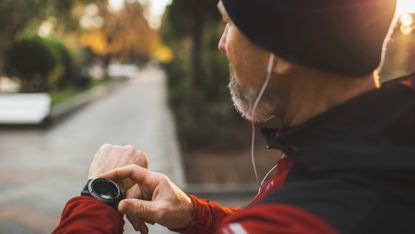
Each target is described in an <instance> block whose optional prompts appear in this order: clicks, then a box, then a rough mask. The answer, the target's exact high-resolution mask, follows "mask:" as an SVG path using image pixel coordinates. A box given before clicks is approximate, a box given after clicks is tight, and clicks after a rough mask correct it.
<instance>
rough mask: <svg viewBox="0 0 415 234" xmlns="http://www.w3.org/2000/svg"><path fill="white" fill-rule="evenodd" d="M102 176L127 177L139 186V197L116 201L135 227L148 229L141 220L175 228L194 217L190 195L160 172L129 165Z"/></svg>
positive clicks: (187, 222)
mask: <svg viewBox="0 0 415 234" xmlns="http://www.w3.org/2000/svg"><path fill="white" fill-rule="evenodd" d="M101 177H105V178H108V179H111V180H115V181H119V180H123V179H126V178H129V179H131V180H133V181H134V182H135V183H136V184H137V185H138V186H139V193H140V194H139V195H138V198H139V199H137V197H135V198H131V197H127V199H124V200H122V201H121V202H120V203H119V204H118V210H119V211H120V212H121V213H123V214H126V215H127V216H128V217H129V220H130V222H131V223H132V224H133V226H134V229H135V230H136V231H140V232H141V233H148V229H147V227H146V226H145V224H144V223H143V222H142V220H145V221H146V222H150V223H153V222H154V223H158V224H160V225H163V226H165V227H167V228H170V229H178V228H185V227H187V226H188V225H189V223H190V222H191V220H192V219H193V203H192V201H191V199H190V198H189V197H188V196H187V195H186V194H185V193H184V192H183V191H181V190H180V189H179V188H178V187H177V186H176V185H174V184H173V183H172V182H171V181H170V179H169V178H168V177H167V176H165V175H163V174H160V173H156V172H151V171H149V170H147V169H145V168H142V167H139V166H136V165H128V166H125V167H122V168H118V169H114V170H111V171H109V172H107V173H104V174H102V175H101ZM136 195H137V194H136Z"/></svg>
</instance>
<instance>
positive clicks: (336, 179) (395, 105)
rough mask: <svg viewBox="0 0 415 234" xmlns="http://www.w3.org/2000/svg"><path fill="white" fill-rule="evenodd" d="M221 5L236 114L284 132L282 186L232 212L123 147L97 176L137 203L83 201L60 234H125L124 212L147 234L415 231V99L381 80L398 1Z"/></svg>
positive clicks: (274, 133) (73, 206)
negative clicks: (277, 124)
mask: <svg viewBox="0 0 415 234" xmlns="http://www.w3.org/2000/svg"><path fill="white" fill-rule="evenodd" d="M218 6H219V10H220V12H221V13H222V15H223V17H224V18H225V20H226V22H227V25H226V29H225V31H224V33H223V36H222V38H221V40H220V42H219V48H220V50H221V51H222V52H223V53H225V54H226V56H227V58H228V60H229V63H230V67H231V68H230V69H231V81H230V90H231V93H232V97H233V100H234V103H235V105H236V107H237V108H238V110H239V111H240V112H241V113H242V114H243V116H245V117H246V118H247V119H248V120H251V121H253V122H261V121H264V120H267V119H270V118H272V117H279V118H280V119H281V121H282V123H283V128H282V129H279V130H277V129H269V128H264V129H263V133H264V134H265V135H266V137H267V140H268V146H269V147H270V148H274V149H279V150H281V151H283V152H284V153H285V155H286V157H284V158H283V159H281V160H280V161H279V162H278V168H277V169H276V170H275V171H274V172H273V175H272V176H271V178H269V180H268V181H267V182H266V183H265V184H263V185H261V188H260V192H259V194H258V196H257V197H256V198H255V199H254V200H253V201H252V203H251V204H249V205H248V206H247V207H245V208H243V209H231V208H224V207H221V206H219V205H218V204H217V203H214V202H210V201H205V200H203V199H200V198H197V197H196V196H194V195H188V194H185V193H184V192H182V191H181V190H180V189H179V188H178V187H177V186H175V185H174V184H173V183H172V182H171V181H170V180H169V179H168V178H167V177H166V176H164V175H162V174H159V173H156V172H151V171H149V170H147V169H145V165H144V164H146V163H143V162H145V160H142V159H141V162H139V159H140V158H143V156H140V155H138V156H137V154H134V155H136V156H135V158H133V159H131V160H125V158H127V159H129V157H126V156H125V154H126V153H125V152H124V151H123V148H120V147H118V148H117V147H116V146H105V147H104V148H102V149H101V151H100V152H101V153H99V154H105V155H106V156H108V157H101V158H95V159H94V161H93V163H92V166H91V168H92V169H91V170H90V178H94V177H98V176H99V177H102V178H105V179H100V180H105V181H111V180H112V181H115V182H117V183H118V184H120V187H121V188H120V190H121V191H126V199H123V200H122V201H121V202H120V203H119V204H117V202H118V200H117V202H114V203H109V204H111V205H113V206H114V207H115V209H114V208H112V207H111V206H108V205H107V204H104V203H103V202H101V201H98V200H97V199H94V198H92V197H89V196H81V197H77V198H74V199H72V200H71V201H69V202H68V204H67V205H66V207H65V210H64V212H63V215H62V220H61V223H60V225H59V226H58V227H57V229H56V230H55V233H70V232H74V233H83V232H85V233H119V232H122V225H123V222H122V214H126V215H127V218H128V219H129V220H130V222H131V223H132V224H133V226H134V227H135V229H136V230H139V231H141V232H142V233H147V232H148V229H147V227H146V224H145V223H159V224H161V225H163V226H165V227H167V228H169V229H172V230H174V231H177V232H182V233H316V234H317V233H319V234H321V233H415V225H413V220H414V217H415V93H414V92H413V90H411V89H410V88H408V87H407V86H404V85H400V84H389V85H387V86H384V87H380V84H379V82H378V77H377V73H376V69H377V68H378V66H379V65H380V63H381V60H382V54H383V53H382V48H383V47H384V41H385V38H387V37H388V32H389V31H390V26H391V24H392V22H393V19H394V13H395V7H396V2H395V1H392V0H366V1H362V0H348V1H344V0H317V1H310V0H274V1H266V0H255V1H254V0H222V1H221V2H220V3H219V5H218ZM114 149H116V150H114ZM130 150H132V149H130ZM110 151H113V152H110ZM131 152H132V151H131ZM131 152H130V153H131ZM118 159H122V160H120V163H118V162H117V163H111V162H110V161H117V160H118ZM121 161H122V162H121ZM127 163H131V164H138V165H128V166H122V165H125V164H127ZM97 165H101V166H97ZM107 165H109V166H107ZM118 166H122V167H119V168H116V167H118ZM109 168H115V169H113V170H110V171H108V169H109ZM109 179H111V180H109ZM126 179H128V180H129V181H127V182H126ZM106 183H111V182H106ZM90 187H91V186H90ZM113 187H114V188H115V185H114V186H113ZM91 191H92V190H91V189H90V192H91ZM117 191H118V190H117ZM92 192H93V191H92ZM114 194H119V193H114ZM120 199H121V198H120ZM120 199H119V200H120Z"/></svg>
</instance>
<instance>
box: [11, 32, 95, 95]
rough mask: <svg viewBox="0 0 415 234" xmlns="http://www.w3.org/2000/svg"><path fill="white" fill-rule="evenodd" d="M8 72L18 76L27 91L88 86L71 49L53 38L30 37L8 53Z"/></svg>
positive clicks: (18, 43) (16, 44)
mask: <svg viewBox="0 0 415 234" xmlns="http://www.w3.org/2000/svg"><path fill="white" fill-rule="evenodd" d="M5 71H6V73H8V74H9V75H10V76H13V77H16V78H18V79H19V81H20V83H21V91H23V92H47V91H49V90H50V89H51V88H54V87H57V88H60V89H63V88H65V87H68V86H88V85H89V83H90V79H89V77H87V76H85V75H83V74H81V73H80V72H79V71H80V69H79V68H78V67H77V66H76V65H75V64H74V62H73V59H72V56H71V54H70V52H69V50H68V49H67V48H66V47H65V45H64V44H63V43H61V42H60V41H58V40H56V39H53V38H41V37H38V36H27V37H24V38H22V39H21V40H20V41H18V42H17V43H15V44H14V46H13V47H12V48H11V49H10V50H8V52H7V53H6V65H5Z"/></svg>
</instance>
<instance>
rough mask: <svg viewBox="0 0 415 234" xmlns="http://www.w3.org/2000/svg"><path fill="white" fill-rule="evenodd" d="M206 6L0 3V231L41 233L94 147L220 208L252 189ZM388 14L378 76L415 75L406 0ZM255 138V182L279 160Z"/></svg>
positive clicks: (214, 17) (414, 9) (414, 39)
mask: <svg viewBox="0 0 415 234" xmlns="http://www.w3.org/2000/svg"><path fill="white" fill-rule="evenodd" d="M216 5H217V0H204V1H194V0H0V187H1V189H0V233H49V232H50V231H51V230H52V229H53V227H54V226H55V225H56V224H57V223H58V221H59V214H60V211H61V210H62V208H63V205H64V204H65V201H66V200H67V199H69V198H71V197H72V196H75V195H77V194H78V193H79V192H80V190H81V188H82V187H83V184H84V183H85V181H86V175H87V169H88V166H89V163H90V161H91V160H92V156H93V155H94V153H95V151H96V150H97V149H98V147H99V146H100V145H101V144H104V143H113V144H120V145H126V144H132V145H135V146H136V147H138V148H141V149H143V150H145V151H147V152H148V153H149V158H150V168H151V169H153V170H157V171H161V172H163V173H166V174H168V175H169V176H170V177H171V178H172V180H173V181H174V182H175V183H177V184H179V185H180V186H182V188H184V189H185V191H187V192H191V193H196V194H198V195H200V196H202V197H206V198H210V199H219V201H220V202H222V203H224V204H228V205H244V204H245V203H246V202H248V201H249V198H250V197H251V196H252V195H255V190H256V181H255V176H254V174H253V171H252V166H251V164H250V158H249V157H250V156H249V148H250V125H249V123H248V122H246V121H245V120H242V119H241V118H240V116H239V115H238V113H236V111H235V110H234V107H233V105H232V101H231V98H230V95H229V92H228V89H227V84H228V80H229V78H228V77H229V75H228V63H227V61H226V58H225V56H224V55H222V54H220V53H219V52H218V50H217V43H218V40H219V38H220V35H221V33H222V31H223V29H224V26H225V25H224V23H223V22H222V18H221V16H220V15H219V13H218V12H217V8H216ZM397 12H398V14H399V18H398V20H397V23H396V26H395V28H394V32H393V36H392V40H391V42H390V43H389V45H388V50H387V55H386V59H385V64H384V65H383V67H382V69H381V73H380V74H381V78H382V80H384V81H386V80H390V79H393V78H396V77H399V76H403V75H406V74H409V73H410V72H413V71H414V70H415V14H414V13H415V1H413V0H399V6H398V9H397ZM334 53H335V51H334ZM276 124H278V123H277V122H270V123H267V125H276ZM264 145H265V144H264V141H263V140H262V139H257V149H256V153H257V161H258V162H257V164H258V168H259V172H260V175H262V176H263V175H264V174H265V173H266V172H267V171H268V170H269V169H270V168H271V167H272V166H273V165H274V164H275V161H276V160H277V159H278V157H279V156H280V155H279V154H278V153H277V152H273V151H268V150H266V149H265V147H264ZM151 230H152V233H169V232H168V231H167V230H165V229H163V228H161V227H158V226H155V227H152V229H151ZM127 232H132V231H131V227H127Z"/></svg>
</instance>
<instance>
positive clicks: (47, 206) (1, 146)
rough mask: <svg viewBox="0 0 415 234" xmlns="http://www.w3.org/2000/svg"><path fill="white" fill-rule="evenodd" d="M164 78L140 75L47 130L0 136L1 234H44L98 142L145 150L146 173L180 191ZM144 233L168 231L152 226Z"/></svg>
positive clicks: (81, 178) (79, 182)
mask: <svg viewBox="0 0 415 234" xmlns="http://www.w3.org/2000/svg"><path fill="white" fill-rule="evenodd" d="M164 79H165V78H164V74H163V73H162V72H160V71H159V70H156V69H153V70H146V71H143V72H142V73H140V75H139V76H137V78H136V79H133V80H132V81H131V82H129V83H128V84H126V85H124V86H122V87H120V88H119V89H117V90H116V91H115V92H114V93H112V94H110V95H109V96H107V97H105V98H103V99H101V100H98V101H96V102H95V103H93V104H90V105H89V106H87V107H86V108H84V109H83V110H81V111H80V112H78V113H76V114H74V115H73V116H72V117H70V118H69V119H67V120H66V121H65V122H63V123H61V124H59V125H57V126H55V127H53V128H51V129H48V130H13V131H12V130H0V188H1V189H0V233H8V234H13V233H18V234H20V233H50V231H51V230H52V229H53V227H55V226H56V224H57V222H58V220H59V216H60V212H61V210H62V208H63V205H64V204H65V202H66V200H67V199H69V198H71V197H73V196H75V195H78V194H79V192H80V190H81V188H82V187H83V185H84V183H85V180H86V176H87V169H88V166H89V163H90V161H91V159H92V156H93V155H94V153H95V152H96V150H97V149H98V148H99V146H100V145H102V144H103V143H112V144H120V145H126V144H132V145H135V146H137V147H139V148H140V149H143V150H145V151H147V152H148V154H149V158H150V168H151V169H153V170H157V171H161V172H164V173H166V174H167V175H169V176H170V177H171V178H172V180H173V181H174V182H176V183H177V184H179V185H183V183H184V179H183V174H182V173H183V170H182V169H181V164H180V163H179V160H180V159H179V156H178V155H179V154H178V148H177V143H176V141H175V136H174V128H173V122H172V119H171V116H170V113H169V111H168V109H167V107H166V104H165V87H164V83H165V82H164ZM0 111H1V110H0ZM126 229H127V231H126V232H127V233H133V232H132V231H131V230H132V229H131V227H129V226H127V227H126ZM150 233H156V234H157V233H160V234H164V233H170V232H168V231H167V230H166V229H164V228H162V227H160V226H154V227H151V231H150Z"/></svg>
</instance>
